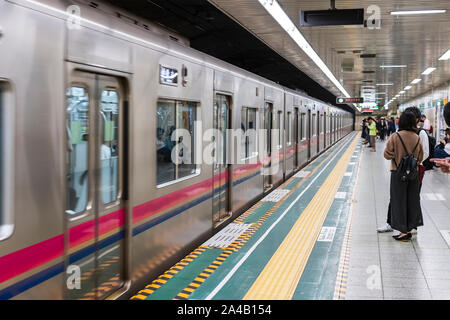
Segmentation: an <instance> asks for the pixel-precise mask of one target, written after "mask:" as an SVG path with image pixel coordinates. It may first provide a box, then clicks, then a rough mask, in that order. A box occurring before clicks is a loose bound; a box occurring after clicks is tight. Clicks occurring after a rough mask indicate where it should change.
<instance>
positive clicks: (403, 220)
mask: <svg viewBox="0 0 450 320" xmlns="http://www.w3.org/2000/svg"><path fill="white" fill-rule="evenodd" d="M417 120H418V119H417V117H416V115H415V114H414V113H412V112H408V111H406V110H405V112H403V113H402V115H401V116H400V120H399V131H398V132H397V133H396V134H393V135H392V137H390V138H389V140H388V142H387V144H386V148H385V150H384V157H385V159H386V160H391V186H390V199H391V201H390V204H389V206H390V210H391V217H390V219H389V220H390V221H388V223H389V224H390V225H391V226H392V228H393V229H395V230H398V231H399V232H400V234H398V235H394V236H393V238H394V239H395V240H399V241H408V240H410V239H411V237H412V234H411V231H412V230H413V229H417V227H419V226H423V219H422V209H421V207H420V194H419V177H418V175H416V176H415V177H414V178H413V179H412V180H407V181H401V180H400V177H399V173H398V172H397V167H398V165H399V164H400V162H401V161H402V158H403V157H404V156H406V154H407V153H408V152H410V153H412V154H413V156H414V157H415V158H416V159H417V163H421V162H422V160H423V147H422V144H421V143H420V138H419V137H418V136H417ZM405 149H406V150H405Z"/></svg>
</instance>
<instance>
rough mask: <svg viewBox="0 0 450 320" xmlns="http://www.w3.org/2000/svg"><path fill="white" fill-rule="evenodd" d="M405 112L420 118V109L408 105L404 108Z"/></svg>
mask: <svg viewBox="0 0 450 320" xmlns="http://www.w3.org/2000/svg"><path fill="white" fill-rule="evenodd" d="M405 112H411V113H412V114H414V116H415V117H416V118H417V119H419V120H420V119H421V114H420V109H419V108H417V107H409V108H406V109H405Z"/></svg>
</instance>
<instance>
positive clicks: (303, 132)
mask: <svg viewBox="0 0 450 320" xmlns="http://www.w3.org/2000/svg"><path fill="white" fill-rule="evenodd" d="M300 126H301V128H300V140H301V141H303V140H306V113H302V114H301V120H300Z"/></svg>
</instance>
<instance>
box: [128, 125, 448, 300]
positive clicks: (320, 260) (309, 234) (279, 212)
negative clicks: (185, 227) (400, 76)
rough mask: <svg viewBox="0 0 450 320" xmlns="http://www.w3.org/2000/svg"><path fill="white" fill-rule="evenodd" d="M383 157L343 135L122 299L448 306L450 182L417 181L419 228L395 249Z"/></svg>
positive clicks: (438, 177) (435, 174)
mask: <svg viewBox="0 0 450 320" xmlns="http://www.w3.org/2000/svg"><path fill="white" fill-rule="evenodd" d="M383 150H384V143H383V142H378V143H377V152H376V153H372V152H370V150H369V148H366V147H365V146H363V145H362V141H361V139H360V133H358V132H353V133H351V134H349V135H348V136H347V137H345V138H344V139H342V140H341V141H340V142H338V143H337V144H335V145H334V146H332V147H331V148H330V149H328V150H327V151H326V152H324V153H323V154H322V155H320V156H319V157H318V158H317V159H315V160H314V161H313V162H311V163H310V164H309V165H308V166H306V167H305V168H303V169H302V170H301V171H299V172H298V173H297V174H295V175H294V176H293V177H291V178H290V179H289V180H287V181H286V182H285V183H283V184H282V185H281V186H280V187H278V188H277V189H276V190H274V191H273V192H272V193H270V194H269V195H268V196H266V197H265V198H263V199H262V200H261V201H259V202H258V203H256V204H255V205H253V206H252V207H251V208H250V209H249V210H248V211H246V212H245V213H243V214H242V215H241V216H240V217H239V218H237V219H236V220H235V221H233V222H231V223H230V224H229V225H228V226H226V227H225V228H224V229H223V230H221V231H220V232H219V233H217V234H216V235H215V236H214V237H212V238H211V239H209V240H208V241H206V242H205V243H204V244H202V245H201V246H200V247H198V248H196V249H195V250H194V251H193V252H191V253H190V254H189V255H187V256H186V257H185V258H184V259H182V260H181V261H179V262H178V263H177V264H175V265H174V266H173V267H171V268H170V269H169V270H167V271H166V272H164V273H163V274H161V275H160V276H159V277H158V278H157V279H155V280H154V281H153V282H151V283H149V284H148V285H147V286H145V288H143V289H142V290H140V291H139V292H138V293H136V294H135V295H134V296H133V297H132V298H131V299H132V300H172V299H175V300H187V299H190V300H211V299H214V300H215V299H218V300H318V299H320V300H323V299H326V300H331V299H334V300H343V299H449V298H450V269H449V268H448V266H449V265H450V246H449V245H450V244H449V243H450V210H449V205H450V199H449V197H448V190H449V186H450V178H449V177H448V175H444V174H443V173H441V172H440V171H438V170H433V171H427V172H426V175H425V179H424V185H423V188H422V207H423V214H424V224H425V225H424V227H421V228H419V230H418V233H417V235H414V237H413V240H412V241H409V242H398V241H395V240H394V239H392V237H391V235H392V233H383V234H379V233H377V231H376V229H377V227H378V226H381V225H383V224H384V223H385V220H386V213H387V205H388V202H389V176H390V174H389V162H388V161H386V160H385V159H384V158H383V155H382V153H383Z"/></svg>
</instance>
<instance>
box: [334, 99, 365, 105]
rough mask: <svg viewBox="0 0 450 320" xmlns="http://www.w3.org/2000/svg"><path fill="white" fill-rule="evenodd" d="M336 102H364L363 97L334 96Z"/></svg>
mask: <svg viewBox="0 0 450 320" xmlns="http://www.w3.org/2000/svg"><path fill="white" fill-rule="evenodd" d="M336 103H337V104H347V103H364V98H336Z"/></svg>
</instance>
